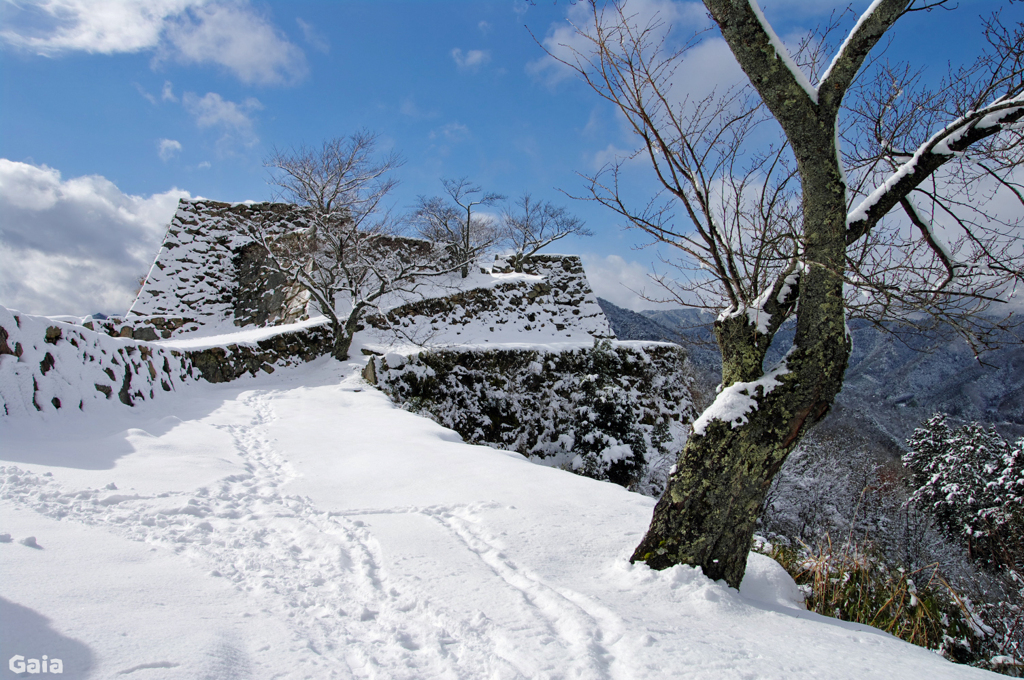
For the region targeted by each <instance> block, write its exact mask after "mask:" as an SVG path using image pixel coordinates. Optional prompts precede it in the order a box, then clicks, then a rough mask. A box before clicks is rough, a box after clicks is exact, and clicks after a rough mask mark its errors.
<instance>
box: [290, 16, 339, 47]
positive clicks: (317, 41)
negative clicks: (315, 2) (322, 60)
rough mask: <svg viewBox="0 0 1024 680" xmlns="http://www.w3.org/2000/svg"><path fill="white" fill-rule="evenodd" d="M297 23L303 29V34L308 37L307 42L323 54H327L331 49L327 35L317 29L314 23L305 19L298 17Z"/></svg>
mask: <svg viewBox="0 0 1024 680" xmlns="http://www.w3.org/2000/svg"><path fill="white" fill-rule="evenodd" d="M295 23H297V24H298V25H299V28H301V29H302V36H303V37H304V38H305V39H306V42H307V43H309V44H310V46H311V47H312V48H313V49H315V50H316V51H317V52H320V53H321V54H327V53H328V52H330V51H331V43H330V41H329V40H327V37H326V36H325V35H324V34H323V33H321V32H320V31H318V30H316V28H315V27H314V26H313V24H311V23H308V22H306V21H303V20H302V19H296V20H295Z"/></svg>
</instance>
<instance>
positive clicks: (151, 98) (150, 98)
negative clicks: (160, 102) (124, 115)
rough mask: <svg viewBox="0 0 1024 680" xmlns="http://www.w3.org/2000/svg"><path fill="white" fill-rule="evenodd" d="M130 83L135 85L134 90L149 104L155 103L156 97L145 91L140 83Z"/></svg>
mask: <svg viewBox="0 0 1024 680" xmlns="http://www.w3.org/2000/svg"><path fill="white" fill-rule="evenodd" d="M132 85H133V86H134V87H135V90H136V91H137V92H138V93H139V94H141V95H142V98H143V99H145V100H146V101H147V102H149V103H150V104H156V97H154V96H153V95H151V94H150V93H149V92H146V88H144V87H142V85H139V84H138V83H132Z"/></svg>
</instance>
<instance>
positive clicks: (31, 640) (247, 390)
mask: <svg viewBox="0 0 1024 680" xmlns="http://www.w3.org/2000/svg"><path fill="white" fill-rule="evenodd" d="M361 367H362V362H361V361H353V362H350V363H347V364H342V363H339V362H335V361H333V360H331V359H329V358H322V359H320V360H317V361H315V362H313V363H311V364H307V365H305V366H302V367H299V368H291V369H282V370H278V371H277V372H275V373H274V374H273V375H269V376H259V377H257V378H245V379H242V380H239V381H236V382H233V383H229V384H223V385H209V384H205V383H201V384H197V385H189V386H186V387H185V388H184V389H182V390H180V391H178V392H175V393H168V394H166V395H164V396H162V398H160V399H156V400H154V401H149V402H145V403H141V404H139V405H137V406H136V407H134V408H127V407H123V406H121V405H120V404H110V405H109V408H105V409H93V410H91V411H86V412H77V411H72V410H68V412H63V411H62V412H59V413H38V414H37V413H33V414H28V415H25V416H19V417H17V418H13V417H4V418H0V466H2V467H0V482H2V485H0V534H9V538H4V537H3V536H0V540H2V542H0V565H2V577H0V633H2V635H0V651H2V655H3V658H2V659H0V661H2V674H3V675H0V677H12V676H14V675H15V674H14V673H13V672H12V671H10V670H9V669H8V660H9V659H10V658H11V657H12V656H13V655H15V654H17V655H21V656H23V657H25V658H26V659H29V658H35V659H42V658H43V655H46V656H47V657H48V658H49V659H50V660H52V659H56V658H59V659H61V660H62V662H63V667H64V677H74V678H124V677H127V678H131V679H133V680H135V679H138V680H143V679H145V680H151V679H152V680H156V679H160V678H187V679H191V678H213V679H217V680H222V679H223V680H227V679H232V678H239V679H241V678H254V679H262V678H314V679H316V678H388V679H390V678H395V679H401V678H408V679H423V678H467V679H469V678H473V679H476V678H638V679H647V678H785V679H787V680H788V679H791V678H850V679H853V678H857V679H860V678H878V677H887V678H928V679H929V680H938V679H940V678H966V677H982V676H983V675H985V674H984V673H983V672H982V671H978V670H975V669H971V668H966V667H963V666H956V665H954V664H951V663H949V662H946V661H945V660H943V659H941V658H940V657H938V656H936V655H935V654H933V653H931V652H928V651H926V650H923V649H920V648H917V647H913V646H911V645H908V644H905V643H903V642H901V641H899V640H896V639H895V638H892V637H890V636H888V635H886V634H885V633H882V632H879V631H876V630H874V629H871V628H867V627H864V626H859V625H856V624H848V623H842V622H839V621H836V620H833V619H828V618H823V617H821V616H818V615H815V614H812V613H808V612H806V611H803V610H802V609H800V608H799V607H798V606H797V605H796V604H795V603H794V601H793V600H794V597H795V593H794V590H793V588H794V587H793V585H792V581H790V580H789V579H788V577H787V576H786V575H785V574H784V572H782V573H780V570H781V568H779V567H778V565H776V564H775V563H774V562H772V561H771V560H769V559H768V558H765V557H762V556H757V555H752V556H751V561H750V565H749V567H748V579H747V580H746V581H745V582H744V587H743V589H742V594H741V593H737V592H736V591H734V590H731V589H730V588H728V587H726V586H725V585H724V584H723V583H720V582H719V583H715V582H711V581H709V580H708V579H707V578H705V577H704V576H703V575H702V574H701V573H700V572H699V571H697V570H695V569H692V568H688V567H682V566H680V567H675V568H673V569H670V570H667V571H664V572H654V571H651V570H650V569H648V568H647V567H646V566H645V565H630V564H629V562H628V556H629V554H630V552H631V550H632V548H633V547H634V546H635V544H636V543H637V542H638V541H639V539H640V537H641V534H642V532H643V531H644V530H645V529H646V527H647V523H648V521H649V520H650V515H651V510H652V506H653V504H654V501H653V500H652V499H650V498H646V497H643V496H640V495H637V494H632V493H629V492H627V491H625V490H624V489H622V488H620V487H617V486H614V485H612V484H608V483H602V482H597V481H594V480H590V479H586V478H583V477H578V476H575V475H573V474H570V473H568V472H564V471H561V470H557V469H552V468H547V467H543V466H540V465H535V464H533V463H530V462H528V461H527V460H525V459H524V458H522V457H521V456H519V455H516V454H510V453H507V452H503V451H498V450H494V449H490V448H485V447H476V446H468V445H466V444H463V443H462V442H460V441H459V440H458V437H457V436H456V435H454V434H453V433H452V432H450V431H447V430H445V429H443V428H441V427H440V426H438V425H436V424H435V423H433V422H431V421H429V420H426V419H423V418H420V417H417V416H414V415H412V414H410V413H407V412H405V411H402V410H400V409H397V408H395V407H394V406H393V405H392V404H391V403H390V402H389V401H388V400H387V398H386V397H385V396H384V395H383V394H381V393H380V392H378V391H377V390H375V389H374V388H372V387H369V386H368V385H366V384H365V383H364V382H363V381H362V379H361V378H360V377H359V370H360V369H361ZM30 538H32V539H34V540H29V539H30ZM44 677H45V676H44Z"/></svg>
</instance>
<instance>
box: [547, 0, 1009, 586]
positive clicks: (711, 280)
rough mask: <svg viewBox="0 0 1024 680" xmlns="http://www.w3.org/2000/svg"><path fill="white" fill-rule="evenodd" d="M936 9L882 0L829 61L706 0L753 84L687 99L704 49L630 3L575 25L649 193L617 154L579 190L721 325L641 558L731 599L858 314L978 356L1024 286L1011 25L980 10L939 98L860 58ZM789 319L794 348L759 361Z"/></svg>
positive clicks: (747, 15)
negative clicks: (966, 61)
mask: <svg viewBox="0 0 1024 680" xmlns="http://www.w3.org/2000/svg"><path fill="white" fill-rule="evenodd" d="M947 4H951V3H947V2H946V1H945V0H877V1H876V2H874V3H872V4H871V6H870V7H869V8H868V9H867V11H866V12H865V13H864V14H863V15H862V16H861V17H860V18H859V20H858V21H857V22H856V24H855V25H854V26H853V28H852V29H851V30H850V31H849V33H848V35H847V36H846V38H845V40H844V41H843V42H842V43H841V45H840V46H839V47H838V48H837V49H836V50H835V51H834V52H835V56H834V58H833V59H832V60H831V63H828V65H827V68H824V69H823V68H821V67H822V66H825V65H826V64H827V62H826V61H825V60H824V59H822V58H821V57H822V55H824V54H826V53H827V46H828V43H829V41H828V36H824V39H816V40H808V41H805V42H804V44H803V46H802V49H801V50H800V51H798V52H797V54H796V55H795V57H794V55H792V54H791V53H790V52H789V51H788V50H787V48H786V47H785V45H783V43H782V41H781V40H780V39H779V38H778V36H777V35H776V34H775V32H774V30H773V29H772V27H771V26H770V24H769V22H768V21H767V20H766V19H765V17H764V15H763V14H762V13H761V10H760V8H759V7H758V3H757V0H704V5H705V7H706V8H707V10H708V12H709V14H710V16H711V18H712V19H713V21H714V22H715V24H716V25H717V27H718V29H719V31H720V34H721V36H722V37H723V38H724V39H725V42H726V43H727V44H728V46H729V48H730V49H731V51H732V53H733V55H734V56H735V58H736V60H737V61H738V62H739V65H740V67H741V68H742V70H743V71H744V73H745V74H746V75H747V77H748V78H749V85H748V86H746V87H740V88H737V89H733V90H730V91H728V92H720V93H717V94H712V95H710V96H708V97H707V98H704V99H701V100H696V101H689V100H687V99H686V97H685V96H684V94H685V93H679V92H672V91H671V89H672V82H673V80H674V78H675V76H676V70H677V69H678V68H679V66H680V64H681V62H682V59H683V57H684V55H685V53H686V50H687V49H688V48H689V47H691V46H692V45H693V44H695V41H696V40H699V38H696V39H694V40H691V41H689V42H686V43H685V44H683V45H681V46H679V47H673V44H674V43H673V41H672V39H670V37H668V36H669V34H668V27H667V26H665V25H664V24H663V23H662V22H661V21H660V20H659V19H657V18H655V19H654V20H653V21H651V22H649V23H647V22H642V21H638V20H637V18H636V16H635V15H633V14H630V13H629V12H628V11H627V10H626V8H625V6H624V4H623V3H619V4H614V3H612V4H608V5H604V4H601V5H600V6H599V5H598V4H597V3H592V23H590V24H589V25H588V26H579V27H578V37H579V38H580V39H581V40H582V41H583V42H584V43H585V44H586V47H585V48H579V47H577V48H575V49H573V48H569V49H570V53H569V56H563V57H562V58H561V59H560V61H562V63H564V64H566V65H568V66H569V67H571V68H573V69H575V70H576V71H577V72H578V73H579V74H580V76H581V77H582V78H583V79H584V80H585V81H586V82H587V83H588V84H589V85H590V86H591V87H592V88H593V89H594V90H595V91H596V92H597V93H598V94H599V95H600V96H602V97H604V98H605V99H606V100H608V101H609V102H611V103H612V104H614V105H615V106H616V107H617V108H618V110H619V111H620V112H621V113H622V115H623V116H624V119H625V120H626V121H627V122H628V124H629V126H630V128H631V129H632V131H633V132H634V133H635V134H636V135H637V137H638V139H639V141H640V148H639V150H638V152H637V153H638V154H641V155H642V156H643V157H644V158H645V159H646V160H647V161H648V163H649V165H650V167H651V168H652V169H653V171H654V174H655V176H656V178H657V181H658V184H659V185H660V186H659V189H660V190H661V191H660V193H658V194H657V195H656V196H655V197H654V198H653V199H649V200H640V201H639V202H637V201H635V200H632V199H630V198H629V197H627V196H626V195H625V190H624V188H623V185H622V183H621V182H620V178H621V174H622V173H623V172H624V166H623V164H622V163H613V164H611V165H610V166H607V167H605V168H604V169H603V170H602V171H601V172H599V173H597V174H596V175H594V176H593V177H591V178H590V185H589V198H590V199H591V200H595V201H597V202H599V203H601V204H603V205H605V206H607V207H609V208H610V209H611V210H613V211H615V212H616V213H618V214H619V215H620V216H621V217H622V218H624V220H625V222H626V224H627V225H628V226H631V227H634V228H637V229H640V230H642V231H643V232H646V234H648V235H650V236H651V237H652V238H653V240H654V241H655V242H659V243H665V244H668V245H670V246H672V247H673V248H675V249H676V250H677V252H678V253H679V254H680V259H679V260H678V261H677V262H676V263H677V264H678V265H679V267H680V269H679V274H680V276H679V277H678V278H676V279H674V280H669V279H662V281H663V282H664V284H665V285H666V287H667V289H668V290H669V291H671V292H672V293H673V294H675V295H676V296H677V299H678V300H679V301H680V302H681V303H684V304H689V305H695V306H703V307H707V308H713V309H715V310H716V311H719V312H720V314H719V316H718V320H717V321H716V322H715V324H714V330H715V336H716V339H717V341H718V345H719V347H720V349H721V352H722V382H721V391H720V393H719V395H718V397H717V398H716V400H715V401H714V403H713V404H712V405H711V406H710V407H709V408H708V409H707V410H706V411H705V412H704V413H703V414H702V415H701V417H700V418H698V419H697V421H696V422H695V423H694V433H693V436H691V437H690V439H689V440H688V442H687V444H686V447H685V449H684V450H683V452H682V453H681V455H680V457H679V460H678V462H677V464H676V466H675V468H674V471H673V473H672V474H671V475H670V477H669V480H668V484H667V487H666V489H665V492H664V495H663V496H662V498H661V500H660V501H659V502H658V504H657V506H656V508H655V511H654V517H653V519H652V521H651V525H650V528H649V529H648V531H647V534H646V535H645V537H644V539H643V541H642V542H641V543H640V545H639V546H638V547H637V549H636V551H635V552H634V554H633V557H632V559H633V560H636V561H644V562H646V563H647V564H649V565H650V566H651V567H653V568H656V569H663V568H666V567H670V566H672V565H675V564H679V563H687V564H692V565H699V566H700V567H702V568H703V570H704V573H705V574H707V575H708V576H709V577H711V578H714V579H718V578H724V579H725V580H726V581H727V582H728V583H729V584H730V585H732V586H734V587H738V586H739V584H740V581H741V580H742V578H743V573H744V569H745V564H746V558H747V552H748V550H749V547H750V544H751V537H752V535H753V531H754V527H755V523H756V520H757V514H758V509H759V507H760V506H761V502H762V500H763V498H764V495H765V493H766V491H767V489H768V488H769V485H770V483H771V481H772V478H773V477H774V476H775V474H776V472H777V471H778V470H779V468H780V467H781V466H782V464H783V462H784V461H785V460H786V457H787V455H788V454H789V453H790V452H791V451H792V450H793V448H794V447H795V446H796V444H797V442H799V441H800V438H801V437H802V436H803V435H804V434H805V433H806V432H807V431H808V430H809V429H810V428H811V427H813V426H814V425H815V424H816V423H818V422H820V421H821V419H822V418H824V417H825V415H826V414H827V413H828V411H829V409H830V408H831V405H832V403H833V400H834V399H835V396H836V394H837V393H838V392H839V390H840V388H841V387H842V384H843V374H844V372H845V370H846V366H847V361H848V359H849V354H850V341H849V336H848V334H847V331H846V320H847V318H848V317H849V316H859V317H862V318H867V319H870V320H872V321H873V322H875V323H877V324H879V325H880V326H881V327H884V328H888V327H889V326H888V325H887V323H888V322H899V323H902V324H914V325H917V326H918V327H921V328H930V327H934V325H935V324H936V323H941V324H944V325H945V326H946V327H948V328H952V329H954V330H955V331H956V332H958V333H960V334H961V335H962V336H964V337H965V338H967V339H968V340H970V341H971V342H972V343H973V344H974V345H975V346H976V347H978V348H983V347H984V346H985V345H986V343H988V342H990V341H991V340H992V337H993V335H994V334H995V333H996V332H997V331H999V329H1000V328H1001V327H1005V325H1006V324H1005V323H1004V321H1005V317H1006V315H1007V314H1008V313H1009V309H1008V308H1007V306H1006V305H1005V303H1006V302H1007V301H1008V300H1009V297H1011V295H1012V292H1013V290H1014V289H1015V288H1016V287H1017V286H1019V285H1020V284H1021V283H1024V254H1022V252H1021V244H1022V239H1021V227H1022V219H1024V218H1022V215H1024V212H1022V210H1021V208H1022V207H1024V185H1022V182H1021V175H1020V168H1021V165H1022V163H1021V161H1022V153H1024V133H1022V130H1021V121H1022V120H1024V25H1022V24H1017V25H1016V26H1007V25H1004V24H1003V23H1002V22H1001V21H1000V19H999V17H998V15H997V16H995V17H993V19H992V20H991V21H990V22H989V23H988V25H987V26H986V38H987V41H988V46H989V48H988V50H987V51H986V52H985V53H984V54H982V55H981V56H980V57H979V58H978V60H977V61H976V62H975V64H973V65H972V66H969V67H966V68H964V69H961V70H954V71H952V72H951V73H950V74H949V77H948V78H947V80H946V82H945V83H943V85H942V87H940V88H937V89H936V90H928V89H926V88H924V87H923V86H921V85H920V83H919V82H918V81H917V79H916V75H915V72H914V71H912V70H910V69H906V68H903V67H888V66H887V65H886V64H884V63H882V62H881V61H880V60H871V59H869V55H870V53H871V52H872V50H873V48H875V46H876V45H877V43H878V42H879V41H880V40H881V39H882V38H883V36H885V34H886V32H887V31H889V29H890V28H892V26H893V25H894V24H895V23H896V21H897V20H900V19H901V18H903V17H905V16H907V15H908V14H910V13H912V12H915V11H917V10H926V9H933V8H936V7H939V6H943V5H947ZM816 46H818V47H820V48H821V49H820V50H819V49H816ZM556 58H557V57H556ZM805 69H806V70H807V71H808V72H809V73H810V76H808V75H807V74H806V73H805ZM858 76H860V79H859V80H858ZM773 139H774V140H780V139H781V140H782V142H783V143H781V144H780V143H778V142H777V141H775V142H773V141H772V140H773ZM844 149H845V150H844ZM1001 200H1005V201H1006V203H1007V204H1009V205H1011V208H1010V209H1009V211H1008V212H1007V211H1003V212H1000V211H998V210H997V209H996V207H995V206H996V205H997V204H998V203H999V201H1001ZM1014 204H1016V207H1015V208H1014V207H1012V206H1013V205H1014ZM677 211H678V213H680V214H677ZM901 218H902V219H901ZM999 307H1002V308H1003V309H1002V312H1003V313H1002V319H1003V320H1002V321H1001V320H1000V318H999V317H993V316H991V315H990V314H989V313H990V312H992V311H1000V310H999ZM788 319H795V325H796V333H795V338H794V340H793V346H792V348H791V350H790V351H789V353H788V354H787V355H786V357H785V359H784V360H783V361H782V362H781V363H780V364H778V365H777V366H774V367H767V366H765V365H764V359H765V353H766V352H767V350H768V347H769V345H770V344H771V342H772V339H773V338H774V337H775V334H776V332H777V331H778V330H779V328H780V327H781V326H782V324H783V323H784V322H785V321H786V320H788Z"/></svg>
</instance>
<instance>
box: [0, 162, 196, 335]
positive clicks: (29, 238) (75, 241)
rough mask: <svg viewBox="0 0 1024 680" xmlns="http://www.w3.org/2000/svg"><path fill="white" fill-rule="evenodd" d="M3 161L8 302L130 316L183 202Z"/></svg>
mask: <svg viewBox="0 0 1024 680" xmlns="http://www.w3.org/2000/svg"><path fill="white" fill-rule="evenodd" d="M188 196H189V194H188V192H187V191H182V190H180V189H171V190H170V191H167V192H164V193H161V194H154V195H152V196H149V197H143V196H132V195H128V194H124V193H122V192H121V190H120V189H118V188H117V186H116V185H114V184H113V183H112V182H110V181H109V180H107V179H105V178H103V177H100V176H97V175H89V176H84V177H76V178H73V179H68V180H64V179H62V178H61V174H60V172H59V171H57V170H55V169H53V168H49V167H47V166H45V165H43V166H36V165H30V164H27V163H18V162H15V161H10V160H7V159H2V158H0V225H3V226H2V227H0V304H3V305H5V306H8V307H12V308H14V309H20V310H21V311H24V312H28V313H34V314H82V315H84V314H90V313H92V312H98V311H102V312H106V313H112V312H115V313H124V312H125V311H126V310H127V309H128V305H129V304H130V303H131V300H132V298H133V296H134V293H135V290H136V288H137V287H138V283H137V278H138V277H139V276H140V275H142V274H145V273H146V272H147V271H148V269H149V267H150V265H151V264H152V262H153V258H154V257H155V256H156V252H157V249H158V248H159V246H160V241H161V240H162V238H163V235H164V231H165V229H166V227H167V225H168V223H169V222H170V220H171V217H173V215H174V211H175V208H176V206H177V203H178V199H179V198H181V197H188Z"/></svg>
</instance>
